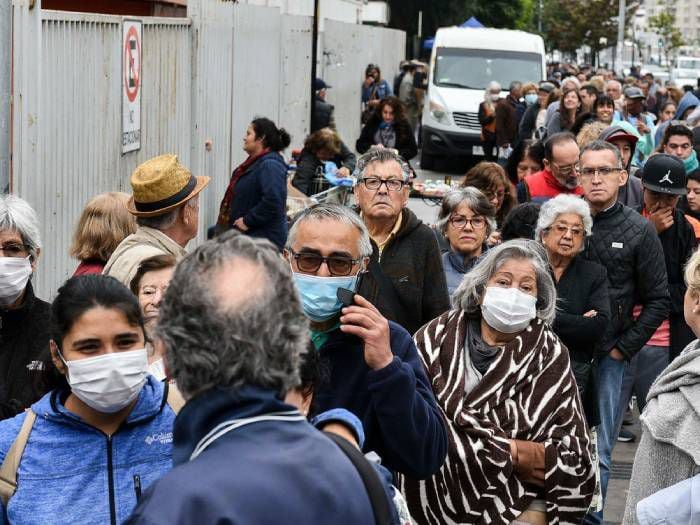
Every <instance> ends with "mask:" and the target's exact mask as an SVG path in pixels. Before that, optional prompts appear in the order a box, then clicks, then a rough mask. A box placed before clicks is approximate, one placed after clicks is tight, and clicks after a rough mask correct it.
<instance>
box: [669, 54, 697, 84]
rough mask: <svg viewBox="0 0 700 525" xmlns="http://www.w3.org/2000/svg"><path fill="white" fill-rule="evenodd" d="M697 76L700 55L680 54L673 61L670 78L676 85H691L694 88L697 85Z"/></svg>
mask: <svg viewBox="0 0 700 525" xmlns="http://www.w3.org/2000/svg"><path fill="white" fill-rule="evenodd" d="M698 78H700V57H688V56H680V57H677V58H676V59H675V60H674V61H673V69H671V80H673V82H675V83H676V86H677V87H679V88H682V87H683V86H692V87H693V89H695V88H696V87H697V86H698Z"/></svg>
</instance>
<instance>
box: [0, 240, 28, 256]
mask: <svg viewBox="0 0 700 525" xmlns="http://www.w3.org/2000/svg"><path fill="white" fill-rule="evenodd" d="M0 251H2V255H3V257H26V256H27V252H28V251H29V246H28V245H26V244H21V243H17V242H8V243H6V244H2V245H0Z"/></svg>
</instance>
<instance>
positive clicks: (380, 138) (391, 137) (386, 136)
mask: <svg viewBox="0 0 700 525" xmlns="http://www.w3.org/2000/svg"><path fill="white" fill-rule="evenodd" d="M374 142H375V143H380V144H382V145H384V147H386V148H394V147H396V130H395V129H394V125H393V124H388V123H386V122H384V121H383V120H382V121H381V122H380V123H379V129H377V133H376V134H375V137H374Z"/></svg>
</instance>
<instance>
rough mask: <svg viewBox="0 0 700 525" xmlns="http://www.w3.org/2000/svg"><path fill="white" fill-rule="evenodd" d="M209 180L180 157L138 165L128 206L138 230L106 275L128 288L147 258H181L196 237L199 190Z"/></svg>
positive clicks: (113, 259) (122, 246)
mask: <svg viewBox="0 0 700 525" xmlns="http://www.w3.org/2000/svg"><path fill="white" fill-rule="evenodd" d="M209 180H210V178H209V177H203V176H196V177H195V176H194V175H192V173H190V170H188V169H187V168H185V167H184V166H183V165H182V164H180V161H179V160H178V158H177V155H160V156H158V157H154V158H152V159H150V160H147V161H146V162H144V163H143V164H141V165H140V166H138V167H137V168H136V169H135V170H134V172H133V173H132V175H131V188H132V193H133V195H132V197H131V199H130V200H129V203H128V205H127V208H128V210H129V212H130V213H132V214H134V215H135V216H136V222H137V224H138V228H137V230H136V232H135V233H133V234H131V235H129V236H128V237H127V238H126V239H124V240H123V241H122V242H121V244H119V246H117V249H116V250H115V251H114V253H113V254H112V257H110V259H109V261H107V265H106V266H105V268H104V271H103V272H102V273H103V274H104V275H111V276H112V277H115V278H116V279H118V280H119V281H121V282H122V283H124V284H125V285H126V286H129V283H130V282H131V279H132V277H133V276H134V274H135V273H136V270H137V269H138V266H139V264H140V263H141V261H143V260H144V259H147V258H149V257H152V256H154V255H173V256H174V257H175V258H176V259H180V258H182V257H183V256H184V255H185V254H186V252H185V246H187V243H188V242H189V241H190V240H192V239H193V238H194V237H195V236H196V235H197V228H198V226H199V192H201V191H202V190H203V189H204V188H205V187H206V185H207V184H209Z"/></svg>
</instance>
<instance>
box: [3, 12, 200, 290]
mask: <svg viewBox="0 0 700 525" xmlns="http://www.w3.org/2000/svg"><path fill="white" fill-rule="evenodd" d="M35 9H36V8H35ZM36 11H37V12H39V10H38V9H36ZM34 16H37V15H36V14H35V15H34ZM40 16H41V34H40V35H39V36H38V38H37V42H38V43H39V44H40V52H39V53H37V56H38V57H39V59H40V61H39V64H40V72H39V74H40V76H41V78H44V79H46V80H47V82H46V83H45V84H43V89H42V90H41V93H40V94H38V95H37V96H38V102H39V108H40V111H39V113H38V115H36V123H37V124H38V125H37V127H38V134H39V137H38V142H39V144H40V145H41V147H40V148H38V149H37V159H36V161H35V162H36V164H38V165H39V166H41V168H40V169H38V170H27V169H26V168H25V167H24V166H22V167H21V169H16V170H15V173H16V177H15V179H14V182H15V184H16V186H15V189H16V191H17V193H19V195H21V196H22V197H23V198H25V199H27V200H28V201H29V202H30V203H31V204H32V205H33V206H34V207H35V208H36V210H37V212H38V214H39V219H40V221H41V224H42V228H43V231H42V234H43V237H44V250H43V254H42V257H41V259H40V261H39V268H38V271H37V275H36V276H35V284H36V286H37V290H38V291H39V293H40V295H41V296H43V297H47V298H48V297H51V296H52V295H53V292H54V291H55V290H56V289H57V287H58V286H60V284H61V283H62V282H63V280H64V279H66V278H67V277H69V276H70V275H71V274H72V272H73V270H74V269H75V266H76V264H77V262H76V261H75V260H71V259H70V257H69V256H68V249H69V247H70V243H71V237H72V233H73V229H74V227H75V224H76V222H77V220H78V217H79V216H80V213H81V212H82V210H83V208H84V206H85V203H86V202H87V201H88V200H89V199H90V198H92V197H94V196H95V195H97V194H99V193H101V192H104V191H111V190H126V191H128V188H129V175H130V174H131V172H132V171H133V169H134V168H135V167H136V166H137V165H138V164H139V163H141V162H143V161H144V160H146V159H148V158H150V157H152V156H154V155H157V154H160V153H166V152H173V153H177V154H178V155H180V157H181V158H182V161H183V162H184V163H185V164H187V163H188V162H189V154H190V93H191V91H190V72H191V63H190V62H191V57H190V44H189V27H188V26H189V20H187V19H167V18H157V19H155V18H145V19H143V23H144V25H143V55H142V56H143V74H142V78H141V82H142V84H141V86H142V88H141V89H142V115H141V130H142V139H141V145H142V147H141V150H140V151H137V152H133V153H128V154H126V155H122V154H121V69H122V62H121V60H122V56H121V38H122V35H121V21H122V19H121V17H117V16H106V15H93V14H81V13H66V12H57V11H56V12H54V11H41V14H40ZM23 58H24V59H29V58H30V57H29V56H27V55H25V56H24V57H23ZM18 109H19V111H20V115H19V117H20V118H23V119H27V118H33V116H32V115H27V114H22V113H23V108H22V107H20V108H18Z"/></svg>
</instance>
